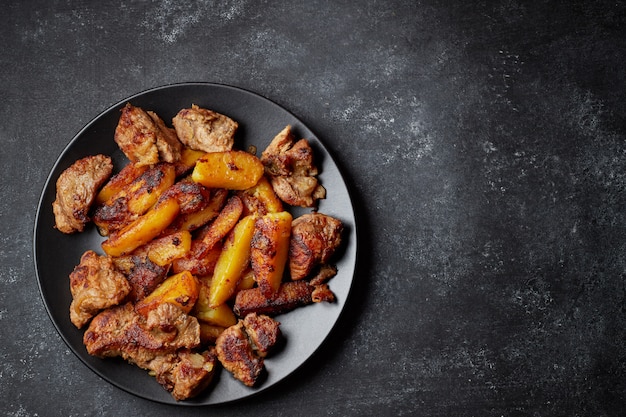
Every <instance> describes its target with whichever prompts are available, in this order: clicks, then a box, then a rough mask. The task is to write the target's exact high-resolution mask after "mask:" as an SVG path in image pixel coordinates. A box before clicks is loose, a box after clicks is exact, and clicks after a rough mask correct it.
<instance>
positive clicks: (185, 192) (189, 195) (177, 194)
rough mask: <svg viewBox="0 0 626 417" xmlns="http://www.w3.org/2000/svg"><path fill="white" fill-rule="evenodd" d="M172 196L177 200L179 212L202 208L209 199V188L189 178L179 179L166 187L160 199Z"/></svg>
mask: <svg viewBox="0 0 626 417" xmlns="http://www.w3.org/2000/svg"><path fill="white" fill-rule="evenodd" d="M170 197H173V198H175V199H176V201H178V205H179V206H180V214H189V213H193V212H196V211H198V210H202V209H203V208H205V207H206V206H208V205H209V203H210V201H211V190H209V189H208V188H206V187H205V186H203V185H201V184H198V183H197V182H194V181H191V180H181V181H179V182H177V183H176V184H174V185H172V186H171V187H170V188H168V189H167V190H166V191H165V192H164V193H163V194H162V195H161V197H160V198H161V199H166V198H170Z"/></svg>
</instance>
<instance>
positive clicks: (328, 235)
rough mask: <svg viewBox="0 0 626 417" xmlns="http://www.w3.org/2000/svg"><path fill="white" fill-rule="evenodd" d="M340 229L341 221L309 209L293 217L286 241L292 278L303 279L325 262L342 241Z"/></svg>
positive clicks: (341, 227) (341, 228)
mask: <svg viewBox="0 0 626 417" xmlns="http://www.w3.org/2000/svg"><path fill="white" fill-rule="evenodd" d="M342 230H343V225H342V223H341V221H340V220H338V219H335V218H334V217H331V216H328V215H326V214H321V213H308V214H303V215H302V216H300V217H298V218H296V219H294V221H293V222H292V224H291V240H290V242H289V271H290V273H291V279H293V280H299V279H303V278H305V277H307V276H308V275H309V274H311V272H312V271H313V269H314V268H315V267H316V266H318V265H321V264H325V263H327V262H328V260H329V259H330V257H331V256H332V254H333V253H334V252H335V250H336V249H337V247H338V246H339V244H340V243H341V232H342Z"/></svg>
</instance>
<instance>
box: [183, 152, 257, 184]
mask: <svg viewBox="0 0 626 417" xmlns="http://www.w3.org/2000/svg"><path fill="white" fill-rule="evenodd" d="M263 172H264V168H263V164H262V163H261V161H260V160H259V158H257V157H256V156H254V155H252V154H249V153H248V152H245V151H224V152H209V153H207V154H206V155H204V156H203V157H201V158H200V159H198V161H197V162H196V166H195V168H194V169H193V173H192V174H191V178H192V179H193V180H194V181H195V182H198V183H200V184H202V185H204V186H205V187H212V188H226V189H229V190H245V189H247V188H250V187H254V185H255V184H256V183H257V182H259V180H260V179H261V177H262V176H263Z"/></svg>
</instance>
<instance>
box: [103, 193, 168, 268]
mask: <svg viewBox="0 0 626 417" xmlns="http://www.w3.org/2000/svg"><path fill="white" fill-rule="evenodd" d="M178 211H179V205H178V202H177V201H176V200H175V199H173V198H170V199H166V200H163V201H161V202H159V203H158V204H156V205H155V206H154V207H153V208H152V209H150V210H149V211H148V212H147V213H146V214H144V215H143V216H141V217H139V218H138V219H136V220H135V221H133V222H132V223H130V224H129V225H127V226H125V227H124V228H123V229H121V230H119V231H117V232H114V233H113V234H111V236H109V238H108V239H107V240H105V241H104V242H102V249H103V250H104V252H105V253H106V254H107V255H109V256H121V255H125V254H128V253H130V252H132V251H133V250H135V249H137V248H138V247H140V246H143V245H145V244H146V243H148V242H150V241H151V240H152V239H154V238H155V237H157V236H158V235H159V234H161V232H162V231H163V230H164V229H165V228H166V227H167V226H169V224H170V223H171V222H172V221H173V220H174V219H175V218H176V216H177V215H178Z"/></svg>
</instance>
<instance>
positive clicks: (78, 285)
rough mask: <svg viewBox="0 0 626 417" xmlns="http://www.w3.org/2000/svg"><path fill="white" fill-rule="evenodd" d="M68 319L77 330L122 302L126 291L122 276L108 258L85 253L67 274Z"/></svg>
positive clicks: (92, 252) (127, 290)
mask: <svg viewBox="0 0 626 417" xmlns="http://www.w3.org/2000/svg"><path fill="white" fill-rule="evenodd" d="M70 292H71V293H72V297H73V299H72V303H71V304H70V320H71V322H72V323H73V324H74V326H76V327H78V328H79V329H80V328H81V327H83V326H84V325H85V324H87V323H88V322H89V320H91V318H92V317H93V316H95V315H96V314H97V313H98V312H99V311H101V310H104V309H106V308H108V307H111V306H114V305H117V304H119V303H120V302H122V301H123V300H124V299H125V298H126V296H127V295H128V293H129V292H130V284H129V283H128V281H127V280H126V277H125V276H124V275H123V274H122V273H121V272H119V271H117V270H116V269H115V266H114V265H113V261H112V260H111V258H109V257H108V256H99V255H98V254H97V253H95V252H94V251H91V250H90V251H87V252H85V253H84V254H83V256H82V257H81V258H80V264H79V265H77V266H76V267H75V268H74V271H72V273H71V274H70Z"/></svg>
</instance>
